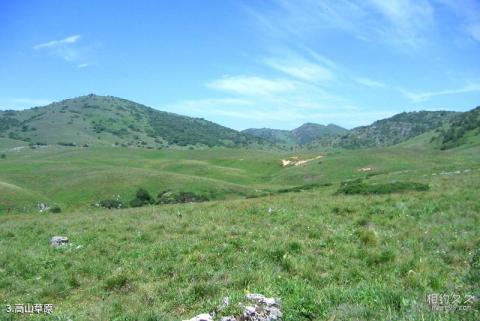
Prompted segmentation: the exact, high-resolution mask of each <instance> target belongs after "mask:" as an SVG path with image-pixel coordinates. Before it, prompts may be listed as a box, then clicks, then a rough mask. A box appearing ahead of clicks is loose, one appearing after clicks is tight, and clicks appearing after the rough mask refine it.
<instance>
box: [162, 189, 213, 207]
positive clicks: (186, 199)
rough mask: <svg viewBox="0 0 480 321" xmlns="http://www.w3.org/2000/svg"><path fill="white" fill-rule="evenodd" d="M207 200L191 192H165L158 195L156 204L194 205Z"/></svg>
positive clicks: (205, 197) (203, 196)
mask: <svg viewBox="0 0 480 321" xmlns="http://www.w3.org/2000/svg"><path fill="white" fill-rule="evenodd" d="M208 200H209V199H208V197H207V196H205V195H200V194H195V193H193V192H172V191H169V190H167V191H163V192H160V193H159V194H158V197H157V204H176V203H196V202H205V201H208Z"/></svg>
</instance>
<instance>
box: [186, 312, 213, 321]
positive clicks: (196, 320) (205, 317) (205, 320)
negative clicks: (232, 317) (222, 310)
mask: <svg viewBox="0 0 480 321" xmlns="http://www.w3.org/2000/svg"><path fill="white" fill-rule="evenodd" d="M184 321H213V318H212V316H211V315H210V314H208V313H202V314H199V315H197V316H194V317H193V318H191V319H189V320H184Z"/></svg>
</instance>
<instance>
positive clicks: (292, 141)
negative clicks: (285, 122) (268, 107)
mask: <svg viewBox="0 0 480 321" xmlns="http://www.w3.org/2000/svg"><path fill="white" fill-rule="evenodd" d="M347 132H348V130H347V129H345V128H342V127H340V126H337V125H334V124H329V125H327V126H325V125H319V124H314V123H305V124H303V125H302V126H300V127H298V128H295V129H293V130H282V129H270V128H249V129H245V130H243V131H242V133H246V134H250V135H253V136H256V137H260V138H263V139H265V140H267V141H270V142H272V143H274V144H279V145H285V146H290V145H305V144H308V143H311V142H313V141H315V140H317V139H320V138H323V139H325V138H326V137H329V138H333V137H335V136H338V135H342V134H345V133H347Z"/></svg>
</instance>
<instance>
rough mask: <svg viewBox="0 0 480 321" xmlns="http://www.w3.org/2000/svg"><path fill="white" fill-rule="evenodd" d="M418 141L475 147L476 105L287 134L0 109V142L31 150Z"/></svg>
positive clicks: (145, 111) (128, 108)
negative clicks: (27, 146) (48, 147)
mask: <svg viewBox="0 0 480 321" xmlns="http://www.w3.org/2000/svg"><path fill="white" fill-rule="evenodd" d="M421 135H424V136H425V135H426V136H428V137H429V141H428V142H427V143H428V144H432V145H435V146H436V147H438V148H441V149H449V148H453V147H456V146H459V145H461V144H464V143H469V142H470V143H472V142H477V141H480V138H478V137H480V107H477V108H475V109H473V110H471V111H468V112H464V113H459V112H452V111H418V112H408V113H407V112H403V113H400V114H397V115H395V116H393V117H390V118H386V119H382V120H378V121H375V122H374V123H372V124H371V125H368V126H360V127H356V128H353V129H351V130H347V129H345V128H342V127H340V126H337V125H334V124H329V125H326V126H325V125H320V124H314V123H305V124H303V125H302V126H300V127H298V128H295V129H293V130H280V129H269V128H259V129H256V128H250V129H246V130H243V131H236V130H233V129H230V128H227V127H224V126H221V125H218V124H216V123H213V122H210V121H207V120H205V119H203V118H192V117H187V116H182V115H177V114H174V113H168V112H163V111H159V110H156V109H153V108H150V107H147V106H144V105H142V104H138V103H135V102H132V101H129V100H126V99H121V98H117V97H112V96H97V95H93V94H90V95H87V96H81V97H77V98H72V99H66V100H63V101H60V102H55V103H52V104H50V105H47V106H44V107H34V108H31V109H27V110H23V111H13V110H6V111H0V144H1V139H3V140H4V141H5V140H8V141H9V142H15V141H21V142H27V143H30V144H31V145H51V144H59V145H66V146H90V145H104V146H108V145H113V146H123V147H140V148H150V149H152V148H165V147H175V146H178V147H182V146H184V147H186V146H194V147H195V146H196V147H251V148H262V149H268V148H276V149H285V148H288V149H291V148H309V149H315V148H327V147H328V148H345V149H353V148H368V147H378V146H391V145H395V144H400V143H405V142H407V141H409V140H411V139H413V138H416V137H420V136H421ZM422 137H423V136H422ZM417 141H418V139H417ZM0 147H1V146H0Z"/></svg>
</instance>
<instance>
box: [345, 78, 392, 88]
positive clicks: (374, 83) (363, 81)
mask: <svg viewBox="0 0 480 321" xmlns="http://www.w3.org/2000/svg"><path fill="white" fill-rule="evenodd" d="M353 80H354V81H355V82H357V83H359V84H360V85H363V86H367V87H370V88H383V87H386V85H385V84H384V83H383V82H381V81H378V80H373V79H370V78H366V77H354V78H353Z"/></svg>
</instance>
